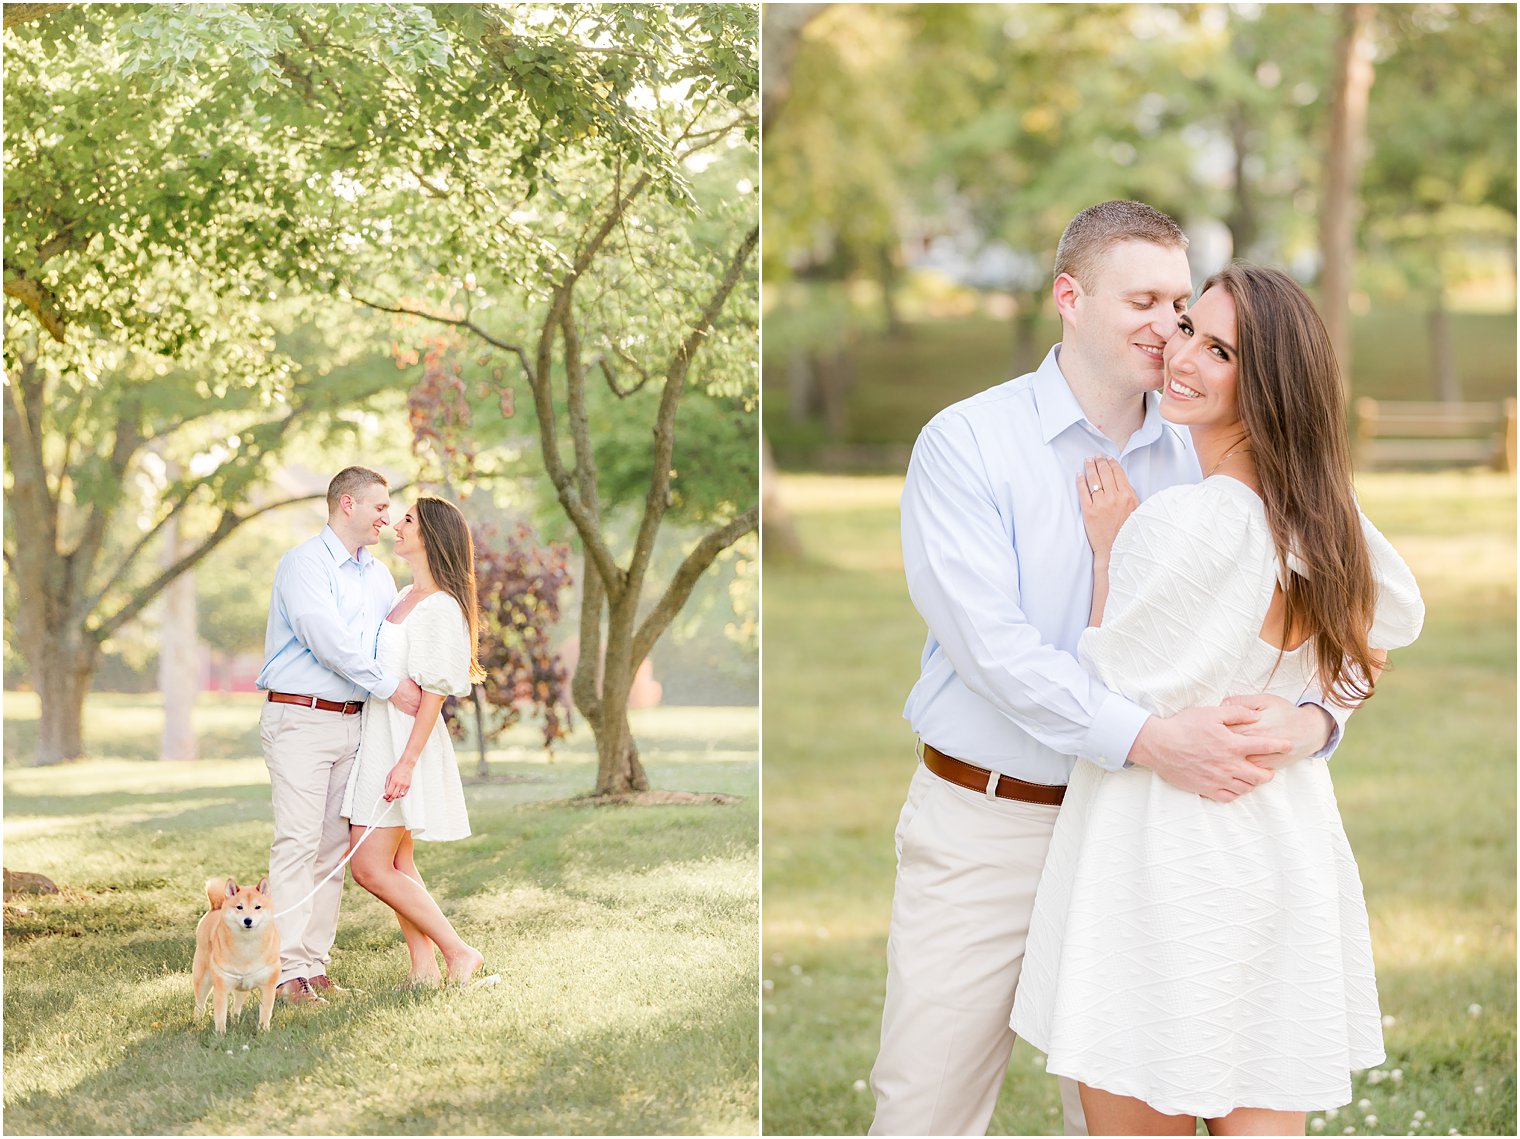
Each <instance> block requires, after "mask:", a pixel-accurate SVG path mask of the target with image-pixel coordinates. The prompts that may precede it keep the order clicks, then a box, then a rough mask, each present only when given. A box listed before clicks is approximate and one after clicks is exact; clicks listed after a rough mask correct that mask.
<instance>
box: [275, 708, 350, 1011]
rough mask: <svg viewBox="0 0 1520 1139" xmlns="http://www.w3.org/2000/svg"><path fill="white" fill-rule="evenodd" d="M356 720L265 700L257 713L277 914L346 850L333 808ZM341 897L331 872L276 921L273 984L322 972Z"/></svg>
mask: <svg viewBox="0 0 1520 1139" xmlns="http://www.w3.org/2000/svg"><path fill="white" fill-rule="evenodd" d="M362 719H363V717H362V716H345V715H343V714H342V713H341V712H323V711H321V710H319V709H316V708H303V707H301V706H300V705H299V704H271V703H269V702H267V701H266V702H265V704H264V709H263V711H262V712H261V713H260V714H259V739H260V741H261V742H262V743H263V745H264V763H265V765H266V766H267V767H268V768H269V787H270V793H271V798H272V799H273V803H274V843H273V845H272V846H271V847H270V848H269V889H270V893H271V894H272V896H273V901H274V907H275V912H277V913H283V911H284V910H286V909H287V908H288V907H289V906H290V904H291V903H292V902H294V901H296V900H297V899H298V898H304V897H306V895H307V894H309V893H311V889H312V886H313V885H314V884H315V883H316V882H318V881H320V880H321V879H322V878H324V877H325V876H326V875H327V874H328V873H329V872H331V871H332V869H333V868H334V867H335V866H337V865H338V863H339V862H341V861H343V855H344V854H345V853H347V851H348V821H347V820H346V819H344V818H343V817H342V816H340V815H339V814H338V810H339V808H341V807H342V805H343V792H344V789H345V788H346V787H347V786H348V771H349V768H350V767H352V766H353V762H354V756H356V755H357V754H358V752H359V721H360V720H362ZM342 897H343V875H342V874H335V875H333V877H332V878H331V879H330V880H329V881H327V882H324V883H323V884H322V886H321V887H320V888H319V889H318V890H317V892H316V893H315V894H314V895H313V896H312V897H310V898H307V899H306V901H304V902H302V903H301V904H300V905H298V906H296V908H295V909H293V910H291V912H290V913H285V914H284V915H283V916H282V917H281V918H280V919H279V927H280V983H281V984H284V983H285V982H286V981H288V980H290V979H291V978H292V977H315V976H318V975H319V974H324V973H326V972H327V962H328V960H329V959H330V954H331V952H332V945H333V941H334V940H335V939H336V938H337V936H338V904H339V902H340V901H341V900H342Z"/></svg>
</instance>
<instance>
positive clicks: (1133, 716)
mask: <svg viewBox="0 0 1520 1139" xmlns="http://www.w3.org/2000/svg"><path fill="white" fill-rule="evenodd" d="M1150 718H1151V714H1150V713H1149V712H1147V711H1146V710H1145V709H1144V708H1142V707H1140V705H1138V704H1136V703H1135V702H1134V701H1133V700H1126V699H1125V698H1124V697H1123V696H1120V695H1118V694H1117V693H1115V692H1110V693H1109V694H1108V695H1107V696H1105V697H1104V699H1103V703H1102V705H1101V706H1100V707H1099V708H1098V714H1097V715H1096V716H1094V717H1093V722H1092V727H1091V728H1089V729H1088V731H1087V740H1086V742H1085V745H1084V747H1083V750H1082V755H1083V756H1084V757H1085V758H1087V759H1089V760H1091V761H1092V762H1093V763H1096V764H1097V765H1098V766H1099V767H1101V768H1104V769H1105V770H1108V771H1118V770H1119V769H1120V768H1122V767H1124V766H1125V761H1126V759H1127V758H1128V756H1129V749H1130V748H1132V747H1134V746H1135V737H1136V736H1138V735H1139V734H1140V729H1141V728H1143V727H1145V721H1147V720H1149V719H1150Z"/></svg>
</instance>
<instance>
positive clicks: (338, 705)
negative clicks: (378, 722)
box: [269, 692, 364, 716]
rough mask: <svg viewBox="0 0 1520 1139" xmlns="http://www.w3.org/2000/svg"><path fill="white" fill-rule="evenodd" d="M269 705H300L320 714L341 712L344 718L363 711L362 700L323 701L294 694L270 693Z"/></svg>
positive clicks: (314, 697) (317, 697)
mask: <svg viewBox="0 0 1520 1139" xmlns="http://www.w3.org/2000/svg"><path fill="white" fill-rule="evenodd" d="M269 702H270V703H271V704H300V705H303V706H304V707H307V708H316V709H318V710H319V711H322V712H342V713H343V714H344V715H345V716H352V715H355V714H356V713H358V712H362V711H364V701H363V700H346V701H342V702H339V701H337V700H323V699H322V698H321V697H320V696H297V695H296V694H295V693H294V692H271V693H270V694H269Z"/></svg>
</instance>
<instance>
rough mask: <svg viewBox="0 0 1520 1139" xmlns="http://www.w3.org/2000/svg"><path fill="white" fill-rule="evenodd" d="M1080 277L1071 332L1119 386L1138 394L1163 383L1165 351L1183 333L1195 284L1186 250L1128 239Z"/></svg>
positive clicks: (1101, 371) (1084, 352) (1085, 355)
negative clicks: (1180, 326)
mask: <svg viewBox="0 0 1520 1139" xmlns="http://www.w3.org/2000/svg"><path fill="white" fill-rule="evenodd" d="M1090 275H1091V276H1092V278H1093V279H1092V280H1090V281H1078V282H1077V284H1078V286H1079V287H1080V289H1081V295H1080V297H1079V298H1078V300H1077V304H1076V306H1075V310H1074V316H1073V317H1072V318H1071V320H1070V324H1071V327H1070V329H1069V331H1068V336H1069V337H1071V338H1074V339H1075V340H1076V341H1077V342H1078V343H1079V344H1080V345H1081V347H1080V351H1081V354H1082V356H1083V357H1084V358H1085V359H1087V360H1088V361H1090V362H1091V363H1092V364H1093V365H1094V366H1096V367H1097V368H1098V369H1099V370H1100V374H1102V375H1103V376H1105V377H1107V378H1108V379H1109V381H1110V382H1112V383H1113V384H1115V385H1122V386H1123V387H1124V388H1125V389H1126V390H1130V391H1135V392H1147V391H1154V390H1155V389H1157V388H1159V387H1160V386H1161V382H1162V368H1161V352H1162V349H1163V348H1165V346H1166V342H1167V340H1168V339H1170V338H1171V336H1172V334H1173V333H1174V332H1176V331H1177V317H1178V315H1179V314H1180V313H1182V312H1183V311H1184V310H1185V309H1186V308H1187V302H1188V298H1189V296H1191V295H1192V291H1193V283H1192V278H1191V277H1190V276H1189V274H1188V263H1187V254H1185V253H1184V252H1183V251H1182V250H1181V249H1176V248H1167V247H1165V246H1161V245H1153V244H1152V243H1151V242H1149V241H1126V242H1122V243H1121V244H1119V245H1116V246H1114V247H1113V248H1112V249H1110V250H1109V251H1108V252H1107V253H1106V254H1104V255H1103V257H1102V258H1101V259H1100V260H1099V262H1098V264H1097V266H1096V268H1095V269H1094V270H1093V271H1092V272H1091V274H1090Z"/></svg>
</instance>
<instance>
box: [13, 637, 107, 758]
mask: <svg viewBox="0 0 1520 1139" xmlns="http://www.w3.org/2000/svg"><path fill="white" fill-rule="evenodd" d="M99 653H100V650H99V648H98V647H97V646H96V645H95V643H94V642H93V641H90V640H88V639H87V638H85V637H83V636H81V635H80V634H78V633H77V632H69V633H66V634H65V635H64V636H63V637H62V638H61V639H59V640H48V641H46V642H45V643H43V644H41V645H38V646H35V648H34V649H33V651H30V652H27V653H26V658H27V663H28V664H32V665H33V667H32V677H33V680H34V681H35V683H36V685H37V695H38V697H39V698H40V700H41V703H42V720H41V723H40V725H39V729H40V730H39V734H38V737H37V754H36V757H35V758H34V759H33V762H34V763H36V764H37V765H38V766H40V767H44V766H48V765H50V764H55V763H64V762H66V761H68V760H71V759H78V758H79V757H80V756H82V755H83V754H84V698H85V696H86V694H87V693H88V692H89V691H90V677H91V676H92V675H94V672H95V665H96V664H97V663H98V661H99ZM33 662H35V664H33Z"/></svg>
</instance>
